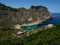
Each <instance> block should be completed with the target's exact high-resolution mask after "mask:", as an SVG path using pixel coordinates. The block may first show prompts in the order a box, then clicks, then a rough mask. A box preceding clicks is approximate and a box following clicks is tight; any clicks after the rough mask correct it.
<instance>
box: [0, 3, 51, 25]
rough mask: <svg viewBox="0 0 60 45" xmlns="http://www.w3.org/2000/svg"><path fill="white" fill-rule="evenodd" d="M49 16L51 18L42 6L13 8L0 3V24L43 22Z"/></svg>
mask: <svg viewBox="0 0 60 45" xmlns="http://www.w3.org/2000/svg"><path fill="white" fill-rule="evenodd" d="M50 18H52V16H51V13H50V12H49V11H48V9H47V8H46V7H44V6H31V7H30V8H29V9H25V8H18V9H15V8H11V7H9V6H6V5H4V4H2V3H0V26H4V25H5V26H7V25H8V26H11V25H15V24H20V25H21V24H29V23H34V22H36V21H39V22H43V21H46V20H47V19H50Z"/></svg>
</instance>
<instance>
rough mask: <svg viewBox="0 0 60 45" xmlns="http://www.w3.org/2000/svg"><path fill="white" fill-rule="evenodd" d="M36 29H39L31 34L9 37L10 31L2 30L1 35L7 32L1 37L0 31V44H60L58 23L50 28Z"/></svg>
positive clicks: (59, 26)
mask: <svg viewBox="0 0 60 45" xmlns="http://www.w3.org/2000/svg"><path fill="white" fill-rule="evenodd" d="M38 30H39V31H37V32H36V33H34V34H32V35H30V36H23V37H22V38H21V37H20V38H17V37H15V38H11V34H12V33H11V32H9V33H8V32H3V35H5V34H6V33H7V35H5V37H3V35H2V33H1V32H0V45H60V25H58V26H56V27H54V28H52V29H43V30H41V29H38ZM12 32H13V30H12ZM13 33H14V32H13ZM15 33H16V32H15ZM8 35H10V36H8ZM1 37H2V39H1ZM4 38H5V39H4Z"/></svg>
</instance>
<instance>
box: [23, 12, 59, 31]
mask: <svg viewBox="0 0 60 45" xmlns="http://www.w3.org/2000/svg"><path fill="white" fill-rule="evenodd" d="M52 16H54V18H53V19H50V20H47V21H45V22H43V23H42V24H38V25H33V26H24V27H22V28H23V29H25V30H34V29H37V28H40V27H43V26H46V25H48V24H54V25H57V24H60V13H55V14H52Z"/></svg>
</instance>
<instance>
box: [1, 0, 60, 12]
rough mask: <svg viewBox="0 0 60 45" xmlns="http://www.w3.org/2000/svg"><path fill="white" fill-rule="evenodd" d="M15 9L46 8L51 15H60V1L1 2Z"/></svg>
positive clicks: (26, 0) (15, 0)
mask: <svg viewBox="0 0 60 45" xmlns="http://www.w3.org/2000/svg"><path fill="white" fill-rule="evenodd" d="M0 3H3V4H5V5H7V6H10V7H13V8H20V7H24V8H27V9H28V8H30V7H31V6H45V7H47V8H48V10H49V11H50V12H51V13H60V0H0Z"/></svg>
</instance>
